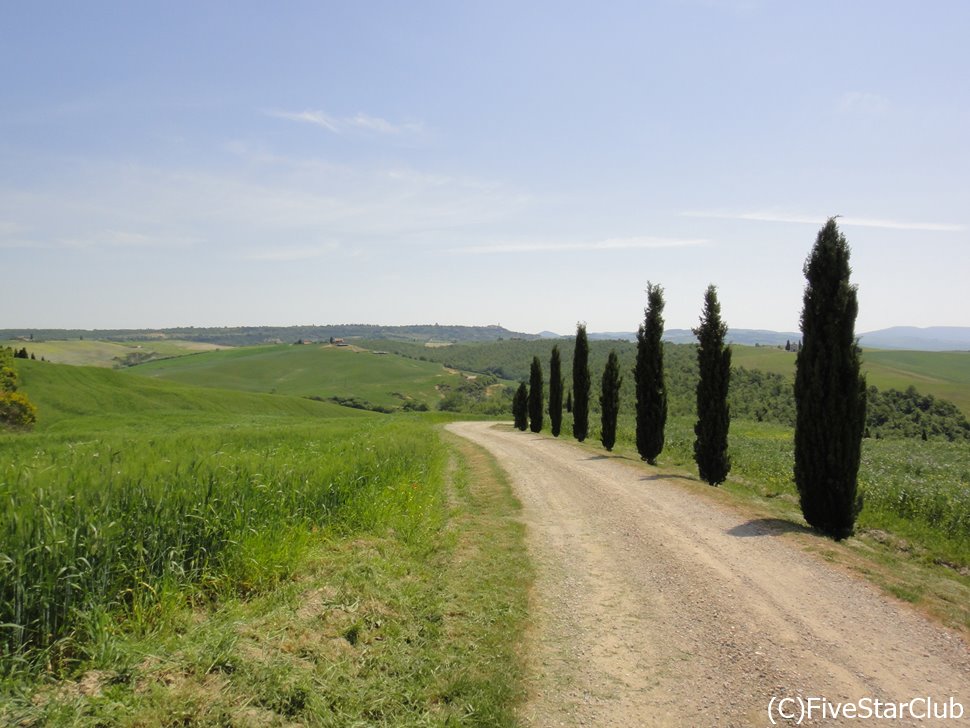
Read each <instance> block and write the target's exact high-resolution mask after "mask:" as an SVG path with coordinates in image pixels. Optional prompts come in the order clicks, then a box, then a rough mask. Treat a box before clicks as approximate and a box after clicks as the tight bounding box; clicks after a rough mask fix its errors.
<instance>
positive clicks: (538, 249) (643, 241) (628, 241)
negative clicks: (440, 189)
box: [447, 236, 709, 255]
mask: <svg viewBox="0 0 970 728" xmlns="http://www.w3.org/2000/svg"><path fill="white" fill-rule="evenodd" d="M707 242H709V241H708V240H706V239H703V238H695V239H680V238H655V237H647V236H641V237H633V238H607V239H606V240H593V241H584V242H565V241H561V242H544V241H521V242H508V243H491V244H486V245H469V246H465V247H460V248H450V249H449V250H448V251H447V252H449V253H459V254H464V255H489V254H495V253H560V252H573V251H605V250H630V249H642V248H685V247H691V246H696V245H704V244H705V243H707Z"/></svg>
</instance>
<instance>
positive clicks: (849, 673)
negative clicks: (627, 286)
mask: <svg viewBox="0 0 970 728" xmlns="http://www.w3.org/2000/svg"><path fill="white" fill-rule="evenodd" d="M448 429H449V430H451V431H452V432H454V433H456V434H458V435H461V436H462V437H465V438H468V439H469V440H471V441H473V442H475V443H478V444H480V445H482V446H484V447H485V448H486V449H488V450H489V451H490V452H491V453H492V454H493V455H494V456H495V457H496V458H497V459H498V461H499V462H500V463H501V465H502V466H503V468H504V469H505V471H506V472H507V473H508V475H509V477H510V479H511V482H512V485H513V488H514V490H515V492H516V494H517V495H518V497H519V499H520V500H521V501H522V505H523V518H524V520H525V522H526V526H527V530H528V545H529V549H530V553H531V556H532V558H533V560H534V562H535V564H536V571H537V575H536V582H535V586H534V593H533V595H532V609H533V623H534V626H533V629H532V631H531V634H530V636H529V638H528V641H529V644H527V645H526V646H525V649H526V652H527V654H528V658H527V661H528V663H529V665H530V667H531V673H532V677H531V678H530V689H529V698H528V700H527V701H526V704H525V705H524V706H523V708H522V713H521V719H522V722H523V723H524V724H526V725H532V726H624V727H625V728H627V727H630V726H758V725H772V721H771V719H774V720H776V721H777V722H778V724H779V725H786V724H790V725H793V724H795V722H796V720H797V717H798V716H796V718H795V719H793V720H791V721H785V720H784V719H782V718H780V716H778V715H777V714H773V715H772V716H769V712H768V706H769V702H770V701H771V699H772V698H773V697H774V698H784V697H792V698H795V697H798V696H800V697H802V698H803V699H804V698H809V697H818V698H825V699H826V700H828V701H830V702H831V703H832V704H836V703H840V702H844V701H860V700H862V699H879V700H883V701H892V702H895V703H899V702H909V701H910V700H911V699H912V698H916V697H920V696H922V697H924V698H925V697H931V698H933V699H934V700H937V701H941V702H945V701H947V700H948V699H949V698H951V697H954V698H955V699H956V700H957V701H962V704H963V706H965V708H966V710H967V711H968V713H970V649H968V646H967V644H966V642H964V641H963V640H962V639H961V638H960V637H959V636H958V635H956V634H954V633H952V632H949V631H947V630H945V629H943V628H941V627H938V626H936V625H934V624H932V623H931V622H929V621H927V620H926V619H924V618H923V617H921V616H920V615H918V614H917V613H915V612H914V611H913V610H912V609H911V608H909V607H908V606H907V605H905V604H903V603H900V602H896V601H894V600H893V599H892V598H891V597H888V596H886V595H884V594H882V593H881V592H879V591H878V590H877V589H876V588H875V587H873V586H871V585H869V584H867V583H864V582H862V581H860V580H858V579H856V578H854V577H852V576H850V575H847V574H845V573H843V572H841V571H839V570H837V569H836V568H834V567H832V566H830V565H828V564H826V563H825V562H824V561H822V560H820V559H819V558H818V557H816V556H814V555H812V554H809V553H806V552H805V551H804V550H802V549H801V548H799V547H798V546H797V545H795V544H792V543H790V542H789V540H788V539H785V538H784V537H783V533H784V526H783V525H779V524H778V523H777V522H770V521H764V520H760V519H751V518H746V517H744V516H742V515H739V514H738V513H735V512H732V511H728V510H726V509H724V508H723V507H719V506H717V505H716V504H712V503H711V502H710V501H708V500H707V499H705V498H702V497H698V495H697V494H696V493H693V494H692V493H691V492H690V489H691V487H690V486H686V485H685V484H684V483H683V482H682V481H678V480H677V476H675V475H665V474H664V473H662V472H661V471H659V470H658V469H656V468H650V467H647V466H646V465H644V464H641V463H639V462H634V461H631V460H628V459H624V458H619V457H615V456H612V455H609V454H606V453H603V454H596V453H595V452H590V451H589V450H587V449H583V448H580V447H577V446H576V445H574V444H569V443H567V442H561V441H558V440H554V439H552V438H550V437H547V436H540V435H533V434H531V433H529V434H527V433H521V432H515V431H512V430H510V429H509V428H508V427H507V426H495V425H494V423H488V422H467V423H455V424H452V425H449V426H448ZM693 487H694V488H695V489H696V487H697V486H696V485H695V486H693ZM776 705H777V702H776ZM862 705H863V709H864V706H865V705H866V703H865V702H863V703H862ZM869 706H870V708H873V707H874V704H872V703H869ZM921 706H922V704H921V703H917V704H916V705H915V707H916V708H917V710H919V709H921ZM785 709H786V712H790V713H795V714H798V713H799V706H798V704H797V702H792V703H787V704H785ZM802 725H855V726H860V725H923V726H926V725H970V714H968V715H966V716H964V718H963V720H956V721H939V720H933V719H930V720H925V721H921V720H914V719H913V718H911V717H910V716H908V715H907V717H906V718H905V719H903V720H899V719H897V720H875V719H868V720H860V719H846V718H837V719H833V718H831V716H830V715H829V716H826V717H822V716H821V715H819V713H818V712H817V709H816V713H815V714H814V715H813V716H804V719H803V722H802Z"/></svg>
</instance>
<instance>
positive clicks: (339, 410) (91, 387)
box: [18, 361, 367, 435]
mask: <svg viewBox="0 0 970 728" xmlns="http://www.w3.org/2000/svg"><path fill="white" fill-rule="evenodd" d="M18 370H19V372H20V379H21V387H20V388H21V391H23V392H24V393H25V394H27V396H28V397H30V399H31V401H32V402H34V403H35V404H36V405H37V408H38V429H39V431H42V432H46V433H54V432H58V433H60V432H63V433H66V434H67V435H71V434H89V433H91V432H97V431H101V430H109V431H110V430H117V429H119V428H120V427H122V426H123V427H125V428H127V429H138V428H141V429H147V430H155V429H157V428H158V426H159V425H161V424H165V425H168V426H171V427H174V428H180V427H187V426H193V425H204V424H220V423H228V422H234V423H236V424H239V423H242V422H247V421H262V420H267V419H269V420H272V419H274V418H277V419H278V418H280V417H298V418H333V417H360V416H366V415H367V413H363V412H361V411H359V410H353V409H349V408H346V407H340V406H339V405H335V404H330V403H326V402H314V401H312V400H308V399H306V398H302V397H292V396H274V395H269V394H256V393H250V392H239V391H234V390H229V389H226V390H216V389H202V388H199V387H192V386H186V385H182V384H177V383H173V382H167V381H161V380H154V379H148V378H142V377H133V376H130V375H128V374H126V373H124V372H118V371H111V370H109V369H102V368H97V367H78V366H67V365H61V364H51V363H49V362H40V361H20V363H19V365H18Z"/></svg>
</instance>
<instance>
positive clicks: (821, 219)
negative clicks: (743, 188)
mask: <svg viewBox="0 0 970 728" xmlns="http://www.w3.org/2000/svg"><path fill="white" fill-rule="evenodd" d="M681 214H682V215H683V216H684V217H704V218H714V219H717V220H754V221H757V222H789V223H797V224H803V225H823V224H824V223H825V221H826V220H827V219H828V217H829V216H827V215H800V214H789V213H784V212H716V211H696V210H695V211H688V212H683V213H681ZM839 224H840V225H849V226H857V227H872V228H883V229H886V230H922V231H926V232H937V233H940V232H947V233H952V232H963V231H964V230H966V229H967V228H966V226H965V225H961V224H957V223H946V222H908V221H905V220H884V219H877V218H868V217H852V216H848V217H846V216H840V217H839Z"/></svg>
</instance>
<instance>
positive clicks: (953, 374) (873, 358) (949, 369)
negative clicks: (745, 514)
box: [731, 346, 970, 416]
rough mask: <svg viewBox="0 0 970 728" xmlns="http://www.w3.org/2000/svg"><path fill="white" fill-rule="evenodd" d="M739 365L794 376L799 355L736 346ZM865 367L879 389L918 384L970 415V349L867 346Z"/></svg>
mask: <svg viewBox="0 0 970 728" xmlns="http://www.w3.org/2000/svg"><path fill="white" fill-rule="evenodd" d="M731 348H732V350H733V352H734V353H733V354H732V363H733V365H734V366H736V367H746V368H748V369H760V370H761V371H765V372H775V373H777V374H783V375H785V376H789V375H790V376H794V370H795V354H793V353H791V352H788V351H784V350H783V349H777V348H773V347H767V346H732V347H731ZM862 370H863V372H864V373H865V375H866V381H867V382H868V383H869V384H870V385H875V386H876V387H879V389H900V390H905V389H906V388H907V387H910V386H914V387H916V389H917V390H919V392H920V393H921V394H932V395H933V396H934V397H938V398H940V399H946V400H949V401H950V402H952V403H953V404H955V405H956V406H957V407H959V408H960V410H961V411H962V412H963V413H964V414H965V415H967V416H970V352H967V351H893V350H889V349H865V350H863V352H862Z"/></svg>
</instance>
